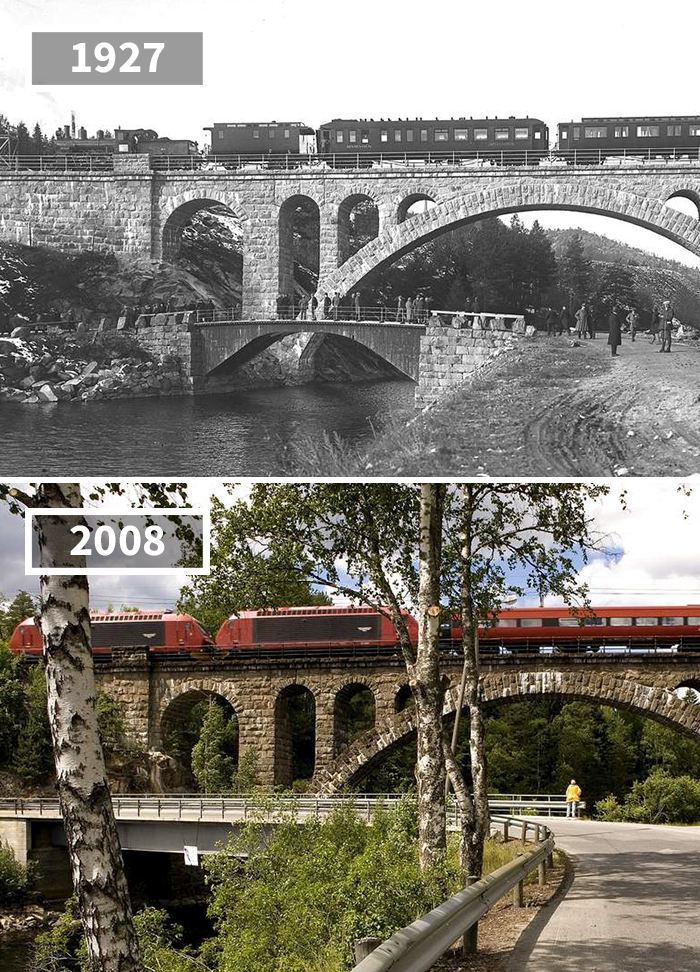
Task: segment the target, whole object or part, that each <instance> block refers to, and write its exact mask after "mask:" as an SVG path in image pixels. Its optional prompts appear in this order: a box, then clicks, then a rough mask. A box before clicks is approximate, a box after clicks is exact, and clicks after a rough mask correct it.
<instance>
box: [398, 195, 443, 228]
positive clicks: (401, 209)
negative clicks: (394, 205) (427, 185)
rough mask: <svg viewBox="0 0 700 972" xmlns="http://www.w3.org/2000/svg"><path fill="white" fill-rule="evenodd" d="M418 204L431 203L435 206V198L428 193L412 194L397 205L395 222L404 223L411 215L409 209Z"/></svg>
mask: <svg viewBox="0 0 700 972" xmlns="http://www.w3.org/2000/svg"><path fill="white" fill-rule="evenodd" d="M418 202H431V203H433V205H436V201H435V197H434V196H433V195H431V193H429V192H412V193H410V194H409V195H408V196H406V197H405V198H404V199H402V200H401V202H400V203H399V206H398V209H397V210H396V222H397V223H405V222H406V220H407V219H409V218H410V217H411V216H412V215H413V214H412V213H411V212H410V210H411V207H412V206H415V204H416V203H418Z"/></svg>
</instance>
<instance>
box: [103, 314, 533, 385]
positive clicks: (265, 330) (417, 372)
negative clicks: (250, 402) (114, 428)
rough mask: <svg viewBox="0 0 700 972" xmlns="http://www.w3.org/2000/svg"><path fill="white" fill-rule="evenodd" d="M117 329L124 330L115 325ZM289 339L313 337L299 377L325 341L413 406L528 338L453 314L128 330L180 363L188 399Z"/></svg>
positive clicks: (191, 320)
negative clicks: (410, 395) (371, 366)
mask: <svg viewBox="0 0 700 972" xmlns="http://www.w3.org/2000/svg"><path fill="white" fill-rule="evenodd" d="M119 326H120V327H123V326H125V321H124V320H123V319H122V320H120V322H119ZM291 334H312V335H313V339H312V341H311V342H309V343H308V344H307V346H306V348H305V349H304V352H303V354H302V360H301V361H300V363H299V364H300V372H303V371H304V370H307V371H309V372H313V368H312V358H313V355H314V354H315V353H316V351H317V350H318V348H319V345H320V342H322V341H332V342H333V343H334V344H335V345H336V346H339V347H341V348H342V350H343V351H344V352H345V354H347V356H348V357H349V358H352V356H353V355H354V354H356V353H357V351H358V350H359V349H360V348H362V349H364V350H365V351H369V352H370V353H371V355H373V356H374V357H376V358H377V359H378V360H379V361H381V362H382V363H383V364H384V365H388V366H389V369H390V370H391V371H392V372H393V373H395V374H396V376H397V377H404V378H409V379H411V380H412V381H414V382H416V384H417V385H418V389H417V398H418V400H421V401H422V400H423V399H430V398H433V397H435V396H436V395H438V394H441V393H443V392H445V391H448V390H449V389H450V388H451V387H454V386H455V385H458V384H460V383H461V382H463V381H464V380H465V379H466V378H467V377H468V376H469V375H470V374H471V373H472V372H473V371H474V370H475V369H476V368H478V367H479V366H480V365H481V364H483V362H484V361H486V360H487V359H488V358H489V357H490V356H491V355H493V354H494V353H495V352H496V351H498V350H500V349H505V348H513V347H515V346H516V345H517V344H518V343H520V342H523V341H528V340H531V339H532V334H527V333H526V328H525V324H524V321H523V318H522V317H519V316H517V315H512V314H510V315H509V314H494V313H491V314H463V313H460V312H457V311H436V312H432V313H431V315H430V318H429V320H428V321H427V322H425V323H422V324H421V323H408V322H398V321H397V322H394V321H378V320H371V319H370V320H309V319H302V318H295V319H294V320H280V319H267V320H245V321H242V320H240V321H239V320H213V321H199V320H198V319H197V312H196V311H178V312H172V313H162V314H154V315H149V316H145V315H144V316H142V317H141V318H139V320H138V322H137V324H136V335H137V338H138V341H139V343H140V344H141V345H142V346H143V347H145V348H146V349H148V350H150V351H152V352H155V353H163V352H165V353H172V354H176V355H178V356H179V357H180V358H181V359H182V360H183V362H184V364H185V368H186V372H187V378H188V379H189V383H190V388H191V391H192V392H193V393H194V394H197V393H202V392H206V391H207V390H208V389H209V387H213V388H215V389H216V390H220V384H219V380H220V379H221V378H223V377H227V376H228V377H229V378H230V381H231V383H232V385H234V386H235V372H236V369H237V368H239V367H240V366H241V365H242V364H245V363H246V362H248V361H250V360H251V359H252V358H254V357H255V356H256V355H257V354H260V352H261V351H264V350H266V349H267V348H269V347H271V346H272V345H273V344H274V343H275V342H277V341H280V340H282V339H283V338H285V337H288V336H289V335H291ZM305 359H306V360H305Z"/></svg>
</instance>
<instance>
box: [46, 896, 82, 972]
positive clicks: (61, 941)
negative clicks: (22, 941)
mask: <svg viewBox="0 0 700 972" xmlns="http://www.w3.org/2000/svg"><path fill="white" fill-rule="evenodd" d="M84 941H85V940H84V937H83V926H82V925H81V923H80V919H79V917H78V901H77V898H76V897H75V895H73V897H71V898H69V899H68V900H67V901H66V903H65V906H64V908H63V912H62V914H61V915H60V917H59V918H58V919H57V920H56V921H55V922H54V923H53V925H52V926H51V928H49V929H48V930H47V931H43V932H40V933H39V934H38V935H37V937H36V939H35V953H34V961H35V967H36V972H63V970H65V969H79V968H80V966H81V961H80V956H81V954H82V955H84V953H85V945H84Z"/></svg>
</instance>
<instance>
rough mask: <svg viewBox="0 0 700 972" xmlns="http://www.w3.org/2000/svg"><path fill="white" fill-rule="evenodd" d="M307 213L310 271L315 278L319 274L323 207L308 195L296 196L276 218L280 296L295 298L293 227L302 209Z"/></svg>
mask: <svg viewBox="0 0 700 972" xmlns="http://www.w3.org/2000/svg"><path fill="white" fill-rule="evenodd" d="M300 208H301V209H306V210H307V211H308V213H309V214H310V215H311V217H312V219H313V237H314V238H313V240H312V241H311V242H310V243H308V241H307V244H308V245H307V249H308V255H307V256H308V259H307V260H306V261H305V262H306V263H307V264H308V269H309V270H310V271H311V272H312V274H313V273H315V274H318V272H319V270H320V259H321V207H320V206H319V204H318V202H317V201H316V200H315V199H314V197H313V196H311V195H308V194H307V193H302V192H299V193H295V194H294V195H292V196H287V198H286V199H285V200H284V201H283V202H282V204H281V205H280V208H279V212H278V214H277V221H278V247H279V266H278V293H280V294H287V295H288V296H293V295H294V288H295V280H294V264H295V259H294V257H295V242H294V224H295V215H296V213H297V211H298V210H299V209H300Z"/></svg>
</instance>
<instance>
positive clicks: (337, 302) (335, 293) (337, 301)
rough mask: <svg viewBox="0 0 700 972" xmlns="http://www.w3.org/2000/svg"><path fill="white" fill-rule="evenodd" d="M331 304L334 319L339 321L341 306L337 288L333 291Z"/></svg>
mask: <svg viewBox="0 0 700 972" xmlns="http://www.w3.org/2000/svg"><path fill="white" fill-rule="evenodd" d="M331 304H332V306H333V320H334V321H337V320H338V310H339V308H340V294H339V293H338V291H337V290H334V291H333V300H332V301H331Z"/></svg>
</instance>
